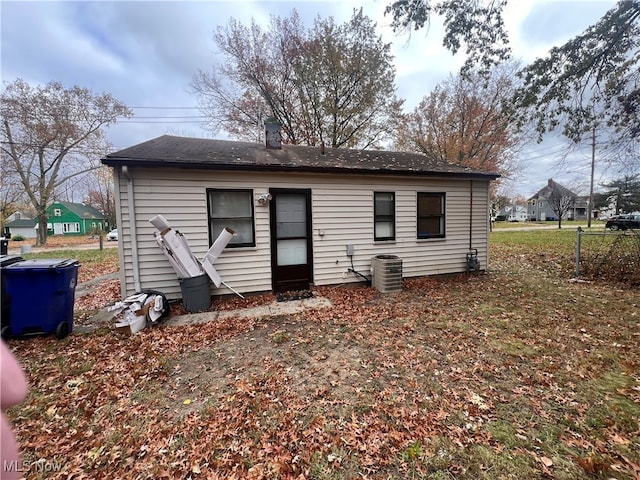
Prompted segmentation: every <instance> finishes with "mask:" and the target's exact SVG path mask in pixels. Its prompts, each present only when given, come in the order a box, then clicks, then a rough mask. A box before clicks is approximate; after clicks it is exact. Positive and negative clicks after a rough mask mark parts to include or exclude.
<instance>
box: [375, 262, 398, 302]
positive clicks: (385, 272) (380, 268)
mask: <svg viewBox="0 0 640 480" xmlns="http://www.w3.org/2000/svg"><path fill="white" fill-rule="evenodd" d="M371 285H372V286H373V288H375V289H376V290H378V291H379V292H382V293H391V292H399V291H401V290H402V259H401V258H398V256H397V255H376V256H375V257H373V258H372V259H371Z"/></svg>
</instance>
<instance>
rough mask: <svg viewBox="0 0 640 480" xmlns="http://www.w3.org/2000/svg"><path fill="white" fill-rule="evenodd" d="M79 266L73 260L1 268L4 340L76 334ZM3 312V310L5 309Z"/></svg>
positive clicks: (19, 264)
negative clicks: (5, 304) (25, 336)
mask: <svg viewBox="0 0 640 480" xmlns="http://www.w3.org/2000/svg"><path fill="white" fill-rule="evenodd" d="M79 267H80V263H79V262H78V261H77V260H73V259H38V260H24V261H18V262H14V263H12V264H11V265H7V266H5V267H2V288H3V302H4V301H5V295H6V297H7V302H8V304H7V307H6V308H7V317H8V318H7V319H6V320H5V312H4V310H3V314H2V337H3V338H7V337H8V336H21V335H26V334H31V333H55V334H56V337H58V338H64V337H66V336H67V335H68V334H69V333H71V331H72V330H73V303H74V300H75V290H76V283H77V281H78V269H79ZM3 308H4V307H3Z"/></svg>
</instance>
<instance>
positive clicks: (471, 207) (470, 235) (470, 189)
mask: <svg viewBox="0 0 640 480" xmlns="http://www.w3.org/2000/svg"><path fill="white" fill-rule="evenodd" d="M472 248H473V180H469V250H471V249H472Z"/></svg>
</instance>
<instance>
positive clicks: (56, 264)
mask: <svg viewBox="0 0 640 480" xmlns="http://www.w3.org/2000/svg"><path fill="white" fill-rule="evenodd" d="M76 265H79V262H78V260H73V259H70V258H67V259H64V258H37V259H33V260H24V261H22V262H19V263H14V264H12V265H9V266H7V267H5V268H6V269H8V270H9V269H10V270H12V271H13V270H52V269H58V268H66V267H73V266H76Z"/></svg>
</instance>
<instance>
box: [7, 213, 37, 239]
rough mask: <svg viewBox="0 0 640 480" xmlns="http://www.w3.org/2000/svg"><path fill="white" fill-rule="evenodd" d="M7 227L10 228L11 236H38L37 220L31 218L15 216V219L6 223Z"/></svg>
mask: <svg viewBox="0 0 640 480" xmlns="http://www.w3.org/2000/svg"><path fill="white" fill-rule="evenodd" d="M5 227H6V228H8V229H9V233H11V237H12V238H14V237H15V236H16V235H21V236H23V237H24V238H36V221H35V220H32V219H31V218H25V217H21V216H18V217H14V219H13V220H12V221H10V222H7V223H6V224H5Z"/></svg>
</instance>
